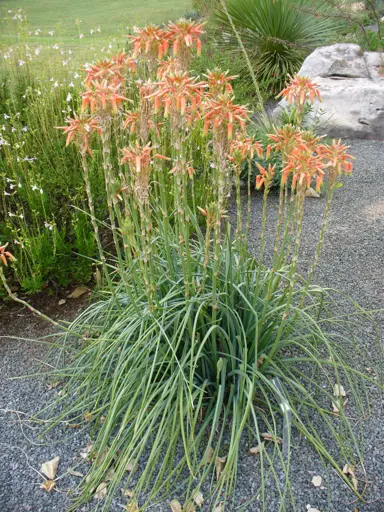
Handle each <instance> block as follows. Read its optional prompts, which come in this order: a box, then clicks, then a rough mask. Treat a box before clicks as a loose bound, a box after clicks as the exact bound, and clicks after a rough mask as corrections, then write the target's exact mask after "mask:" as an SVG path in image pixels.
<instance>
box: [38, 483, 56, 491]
mask: <svg viewBox="0 0 384 512" xmlns="http://www.w3.org/2000/svg"><path fill="white" fill-rule="evenodd" d="M55 485H56V482H55V481H54V480H44V482H43V483H42V484H41V485H40V489H44V491H47V492H51V491H52V489H53V488H54V487H55Z"/></svg>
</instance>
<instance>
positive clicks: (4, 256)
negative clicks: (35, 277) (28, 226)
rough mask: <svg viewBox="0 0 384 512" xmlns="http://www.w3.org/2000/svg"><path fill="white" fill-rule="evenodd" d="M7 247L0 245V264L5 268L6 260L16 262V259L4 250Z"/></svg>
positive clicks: (6, 245)
mask: <svg viewBox="0 0 384 512" xmlns="http://www.w3.org/2000/svg"><path fill="white" fill-rule="evenodd" d="M7 247H8V244H5V245H0V262H2V263H3V264H4V265H5V266H6V267H7V266H8V260H10V261H16V258H15V257H14V256H13V254H11V253H10V252H9V251H6V250H5V249H6V248H7Z"/></svg>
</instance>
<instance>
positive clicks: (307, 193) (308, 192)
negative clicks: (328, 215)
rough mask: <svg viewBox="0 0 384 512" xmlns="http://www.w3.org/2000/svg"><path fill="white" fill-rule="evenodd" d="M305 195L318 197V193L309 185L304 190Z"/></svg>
mask: <svg viewBox="0 0 384 512" xmlns="http://www.w3.org/2000/svg"><path fill="white" fill-rule="evenodd" d="M305 197H320V194H318V193H317V192H316V190H315V189H313V188H312V187H309V188H307V190H306V191H305Z"/></svg>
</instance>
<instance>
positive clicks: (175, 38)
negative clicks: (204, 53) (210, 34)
mask: <svg viewBox="0 0 384 512" xmlns="http://www.w3.org/2000/svg"><path fill="white" fill-rule="evenodd" d="M204 25H205V23H198V22H196V21H190V20H185V19H180V20H179V21H177V22H176V23H170V24H169V25H168V27H167V29H166V40H169V41H172V42H173V55H174V56H176V55H177V54H178V52H179V47H180V45H185V46H186V47H187V48H191V47H194V46H195V47H196V50H197V53H198V55H199V54H200V52H201V39H200V36H201V35H202V34H204V30H203V27H204Z"/></svg>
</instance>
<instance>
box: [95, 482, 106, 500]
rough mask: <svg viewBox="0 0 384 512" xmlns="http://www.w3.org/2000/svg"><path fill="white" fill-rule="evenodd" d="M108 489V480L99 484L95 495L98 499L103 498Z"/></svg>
mask: <svg viewBox="0 0 384 512" xmlns="http://www.w3.org/2000/svg"><path fill="white" fill-rule="evenodd" d="M107 490H108V484H107V482H101V484H99V485H98V487H97V489H96V492H95V497H96V498H97V499H98V500H103V499H104V498H105V497H106V495H107Z"/></svg>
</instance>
